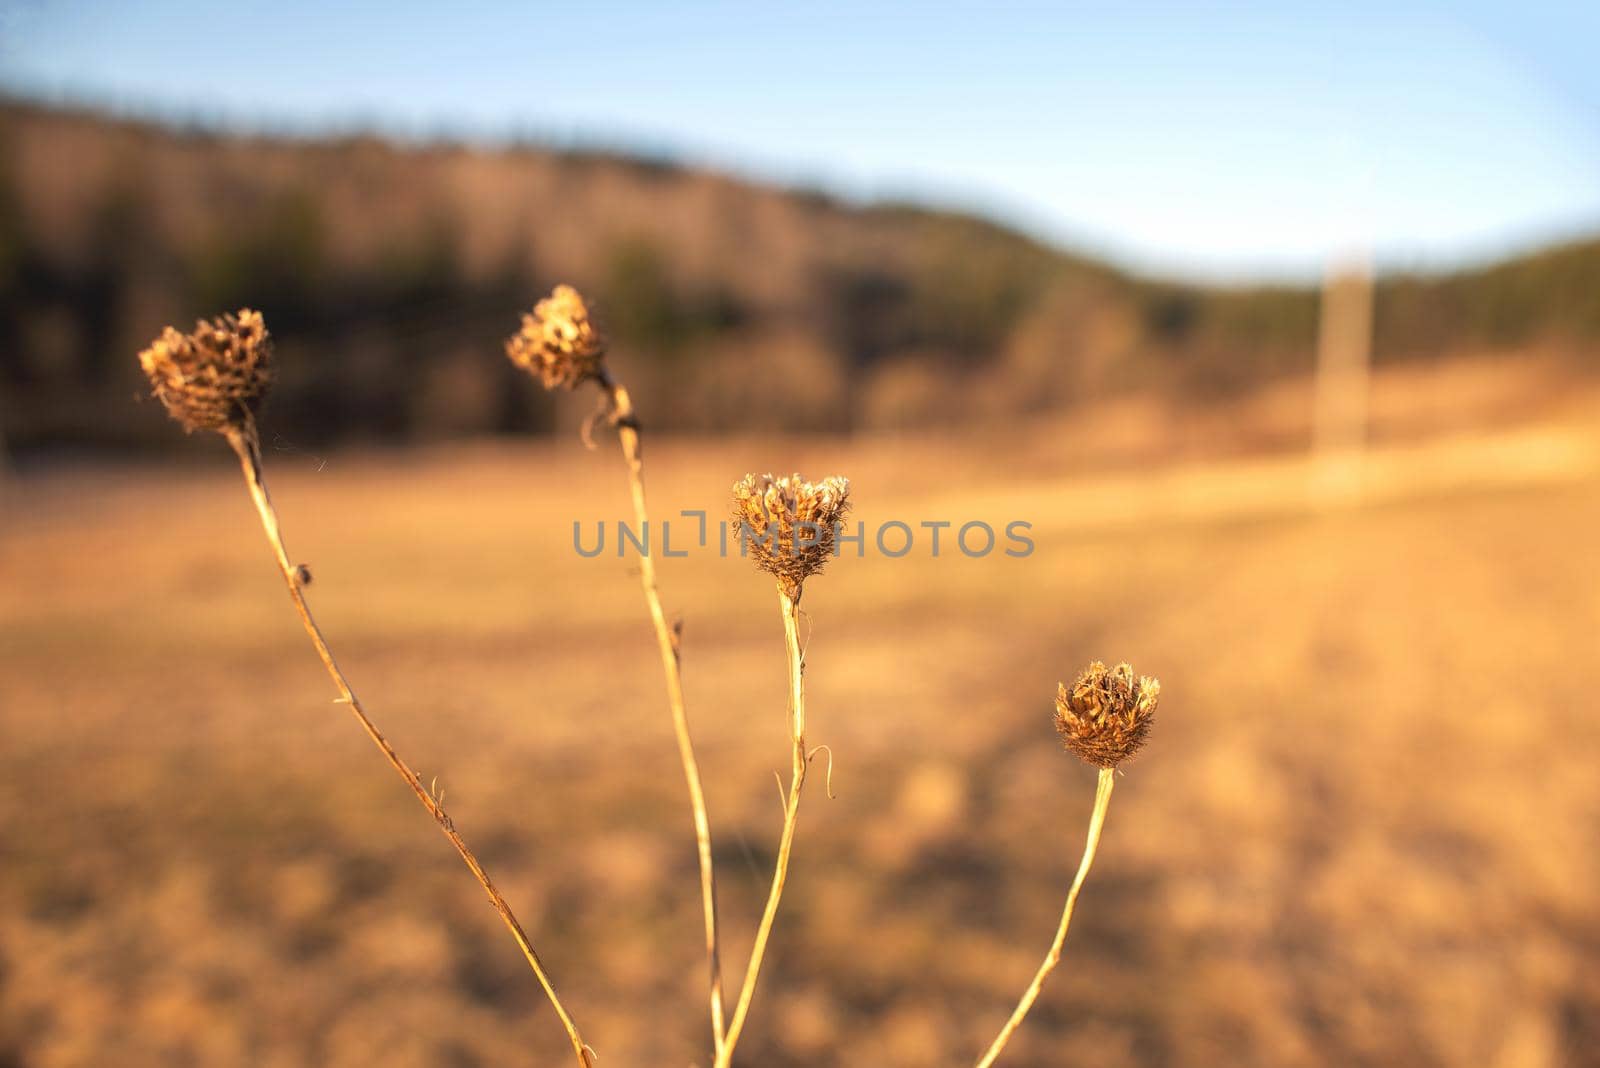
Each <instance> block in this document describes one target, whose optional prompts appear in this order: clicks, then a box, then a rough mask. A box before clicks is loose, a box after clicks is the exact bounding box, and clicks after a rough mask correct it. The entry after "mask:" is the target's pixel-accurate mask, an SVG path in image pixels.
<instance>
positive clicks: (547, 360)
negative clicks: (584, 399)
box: [506, 286, 606, 389]
mask: <svg viewBox="0 0 1600 1068" xmlns="http://www.w3.org/2000/svg"><path fill="white" fill-rule="evenodd" d="M605 354H606V339H605V338H604V337H602V336H601V335H600V331H598V330H596V329H595V327H594V324H593V323H591V322H590V321H589V307H588V305H586V304H585V303H584V302H583V297H581V296H579V294H578V291H577V290H576V289H573V288H572V287H571V286H556V288H555V291H554V292H552V293H551V294H550V295H549V296H548V297H546V298H545V299H544V300H541V301H540V302H539V303H538V304H536V305H534V308H533V314H531V315H524V316H523V317H522V329H521V330H519V331H517V332H516V333H515V334H513V335H511V336H510V337H509V338H507V339H506V355H507V356H509V357H511V362H512V363H514V364H516V365H517V366H518V367H520V368H522V369H523V370H524V371H527V372H528V373H529V374H531V375H534V376H535V377H537V378H538V379H539V381H540V382H542V383H544V388H545V389H555V388H556V387H557V386H566V387H567V388H568V389H577V388H578V386H579V385H580V384H581V383H583V382H584V381H586V380H588V379H590V378H596V377H598V376H599V374H600V363H601V360H603V359H604V358H605Z"/></svg>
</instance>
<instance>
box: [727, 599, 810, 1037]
mask: <svg viewBox="0 0 1600 1068" xmlns="http://www.w3.org/2000/svg"><path fill="white" fill-rule="evenodd" d="M778 608H779V611H780V612H781V613H782V615H783V641H784V645H785V647H786V648H787V649H788V653H789V734H790V741H791V742H792V744H793V752H792V754H791V766H790V771H789V793H788V795H787V796H786V797H785V799H784V806H783V832H782V834H781V835H780V837H779V839H778V861H777V865H776V867H775V868H774V869H773V873H772V889H771V891H770V892H769V893H768V894H767V907H766V909H765V911H763V912H762V914H761V925H760V927H758V928H757V929H756V939H755V943H754V945H752V946H751V948H750V964H749V966H748V967H747V968H746V969H745V975H744V986H743V987H741V988H740V990H739V1002H738V1004H737V1005H736V1006H735V1007H734V1010H733V1019H732V1020H731V1021H729V1023H728V1040H727V1042H726V1043H725V1044H724V1045H723V1047H722V1050H721V1052H720V1053H719V1054H718V1056H717V1061H716V1068H728V1066H729V1065H730V1064H732V1063H733V1050H734V1047H735V1046H736V1045H737V1044H738V1042H739V1034H740V1032H741V1031H743V1030H744V1023H745V1017H746V1016H747V1015H748V1014H749V1012H750V1002H751V1000H752V999H753V998H754V997H755V993H756V982H757V981H758V980H759V979H760V977H761V962H762V958H763V957H765V956H766V952H767V940H768V938H769V937H771V935H772V924H773V921H775V920H776V919H777V917H778V905H779V903H780V902H781V901H782V899H783V884H784V882H785V881H787V879H788V877H789V856H790V854H791V853H792V852H793V850H794V833H795V828H796V827H797V826H798V825H799V822H800V791H801V788H802V787H804V786H805V781H806V766H807V763H808V761H807V758H806V684H805V661H804V659H803V656H802V654H801V651H800V610H799V593H798V592H797V593H796V594H795V595H794V596H792V597H791V596H790V595H789V593H788V592H786V591H785V589H784V587H783V585H782V583H781V582H780V584H779V586H778ZM830 756H831V752H830Z"/></svg>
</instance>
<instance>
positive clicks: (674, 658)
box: [600, 373, 724, 1054]
mask: <svg viewBox="0 0 1600 1068" xmlns="http://www.w3.org/2000/svg"><path fill="white" fill-rule="evenodd" d="M600 386H601V388H602V389H604V390H605V391H606V392H607V394H608V395H609V396H610V398H611V408H612V414H613V418H614V419H615V420H616V424H617V437H618V439H619V440H620V441H621V444H622V455H623V458H624V459H626V460H627V462H628V487H629V489H630V490H631V491H632V494H633V515H634V519H635V520H636V521H637V522H638V524H639V530H640V532H641V536H644V534H643V532H644V531H646V530H648V529H649V527H648V526H647V524H648V523H649V521H650V520H649V513H648V512H647V511H646V509H645V497H644V458H643V454H642V450H641V448H640V441H639V427H638V423H637V421H636V420H635V418H634V413H633V401H632V400H631V399H630V398H629V396H628V391H627V390H626V389H625V388H623V386H622V383H620V382H617V381H615V380H613V379H612V378H611V377H610V376H609V375H606V374H604V373H602V375H601V377H600ZM665 536H666V535H665V528H663V532H662V539H663V544H665ZM639 584H640V585H641V586H642V587H644V600H645V604H646V606H647V607H648V608H649V609H650V621H651V622H652V623H654V624H655V629H656V644H657V645H658V646H659V647H660V650H661V669H662V671H663V672H664V673H665V674H666V679H667V704H668V705H669V706H670V707H671V709H672V729H673V732H674V733H675V734H676V735H677V739H678V759H679V760H680V761H681V762H682V764H683V778H684V782H685V784H686V785H687V786H688V788H689V807H690V809H691V810H692V812H693V814H694V838H695V844H696V846H697V848H698V852H699V855H700V905H701V910H702V911H703V912H704V913H705V927H706V960H707V962H708V964H709V966H710V969H711V1036H712V1041H713V1043H714V1045H715V1047H716V1052H717V1053H719V1054H720V1053H721V1052H722V1045H723V1036H724V1024H723V1002H722V951H721V948H720V945H721V943H720V939H719V936H718V933H717V877H716V872H715V870H714V868H713V865H712V859H711V820H710V817H709V816H708V815H707V814H706V795H705V789H704V788H703V787H702V786H701V784H700V764H699V762H698V761H697V760H696V759H695V755H694V741H693V740H692V739H691V737H690V735H689V716H688V713H687V712H686V711H685V710H684V702H683V666H682V662H681V659H680V655H681V654H680V652H679V649H678V638H677V635H676V633H674V631H673V629H672V627H671V626H670V625H669V624H668V623H667V617H666V613H665V612H663V611H662V608H661V595H660V594H659V593H658V592H657V590H656V566H655V561H654V559H653V558H652V557H651V555H650V552H649V551H648V549H647V550H646V551H645V552H643V553H641V554H640V555H639Z"/></svg>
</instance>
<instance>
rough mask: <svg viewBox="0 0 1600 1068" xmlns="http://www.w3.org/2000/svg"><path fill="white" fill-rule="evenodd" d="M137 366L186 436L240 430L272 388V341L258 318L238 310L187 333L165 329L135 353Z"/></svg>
mask: <svg viewBox="0 0 1600 1068" xmlns="http://www.w3.org/2000/svg"><path fill="white" fill-rule="evenodd" d="M139 366H140V367H142V368H143V369H144V373H145V375H146V377H148V378H149V379H150V389H151V392H152V393H154V394H155V397H156V399H157V400H159V401H160V402H161V403H162V404H163V405H165V406H166V409H167V412H168V413H169V414H170V415H171V416H172V418H174V419H176V420H177V421H178V424H179V425H180V426H182V427H183V429H184V430H185V431H188V432H190V433H193V432H194V431H196V430H225V429H227V428H228V427H236V428H242V427H244V426H246V425H247V424H248V423H249V422H250V421H251V420H252V419H253V418H254V416H255V413H256V411H257V410H258V409H259V408H260V406H261V401H262V399H263V398H264V397H266V395H267V388H268V387H269V386H270V385H271V384H272V340H271V338H269V337H268V336H267V324H266V323H265V321H263V320H262V318H261V313H260V312H256V311H251V310H250V309H249V308H241V309H240V310H239V312H238V313H237V314H236V315H223V316H220V317H218V318H216V319H212V320H211V321H210V322H205V321H201V322H198V323H196V324H195V328H194V331H193V332H192V333H188V334H185V333H182V332H180V331H178V330H175V329H173V328H172V327H170V326H169V327H167V329H166V330H164V331H163V332H162V334H161V336H160V337H158V338H156V340H154V341H152V342H151V343H150V347H149V348H147V349H145V350H144V351H143V352H141V353H139Z"/></svg>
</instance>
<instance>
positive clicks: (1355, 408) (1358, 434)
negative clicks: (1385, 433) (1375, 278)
mask: <svg viewBox="0 0 1600 1068" xmlns="http://www.w3.org/2000/svg"><path fill="white" fill-rule="evenodd" d="M1371 365H1372V267H1371V264H1370V263H1369V262H1368V260H1367V259H1366V257H1364V256H1362V257H1359V258H1355V259H1350V260H1345V261H1344V262H1342V263H1341V262H1338V261H1331V262H1330V263H1329V266H1328V271H1327V275H1326V277H1325V279H1324V281H1323V286H1322V315H1321V318H1320V322H1319V325H1318V330H1317V375H1316V383H1315V391H1316V394H1315V398H1314V401H1313V404H1314V412H1313V417H1312V439H1311V441H1312V455H1313V460H1314V467H1315V471H1314V473H1313V477H1312V493H1313V497H1314V499H1315V501H1316V503H1318V504H1335V503H1339V502H1340V501H1347V500H1349V499H1351V498H1353V497H1359V496H1360V495H1361V459H1362V453H1363V450H1365V448H1366V444H1367V393H1368V389H1369V386H1370V377H1371Z"/></svg>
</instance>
